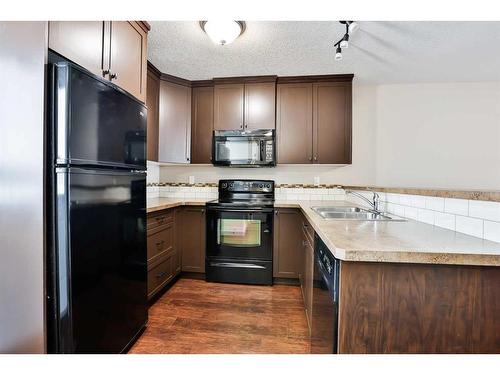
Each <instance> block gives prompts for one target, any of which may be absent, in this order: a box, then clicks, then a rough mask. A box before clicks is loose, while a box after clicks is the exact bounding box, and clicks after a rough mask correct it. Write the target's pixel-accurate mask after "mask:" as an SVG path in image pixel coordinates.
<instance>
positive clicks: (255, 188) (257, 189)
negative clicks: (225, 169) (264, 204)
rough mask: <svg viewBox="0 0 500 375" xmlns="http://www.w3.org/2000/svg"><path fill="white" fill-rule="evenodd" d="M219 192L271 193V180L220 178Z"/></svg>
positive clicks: (272, 190)
mask: <svg viewBox="0 0 500 375" xmlns="http://www.w3.org/2000/svg"><path fill="white" fill-rule="evenodd" d="M219 192H233V193H257V194H258V193H273V192H274V181H272V180H220V181H219Z"/></svg>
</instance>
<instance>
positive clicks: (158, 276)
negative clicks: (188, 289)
mask: <svg viewBox="0 0 500 375" xmlns="http://www.w3.org/2000/svg"><path fill="white" fill-rule="evenodd" d="M166 274H167V272H162V273H159V274H157V275H156V278H157V279H161V278H162V277H163V276H165V275H166Z"/></svg>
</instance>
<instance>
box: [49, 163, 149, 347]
mask: <svg viewBox="0 0 500 375" xmlns="http://www.w3.org/2000/svg"><path fill="white" fill-rule="evenodd" d="M55 180H56V188H55V196H54V199H55V202H54V203H55V207H54V208H55V210H54V212H55V221H54V232H55V233H54V236H55V240H54V242H55V243H54V249H53V251H54V254H53V267H54V271H53V272H52V274H53V278H54V282H53V284H54V285H53V287H54V288H53V296H52V297H53V301H54V302H53V309H54V311H53V312H52V314H50V313H49V315H52V316H53V317H54V318H55V320H56V322H55V329H53V330H52V331H53V332H55V337H53V340H54V341H53V342H49V350H50V351H54V352H59V353H120V352H122V351H124V350H126V349H127V347H128V346H129V344H130V343H131V342H133V340H134V338H135V337H136V336H137V335H138V334H139V333H140V332H141V330H142V328H143V327H144V326H145V324H146V322H147V259H146V258H147V255H146V180H145V174H143V173H132V172H117V171H113V170H108V171H103V170H89V169H80V168H57V169H56V173H55Z"/></svg>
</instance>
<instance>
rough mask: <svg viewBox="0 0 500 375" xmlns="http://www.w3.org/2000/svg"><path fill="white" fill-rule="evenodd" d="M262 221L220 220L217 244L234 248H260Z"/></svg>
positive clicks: (218, 222)
mask: <svg viewBox="0 0 500 375" xmlns="http://www.w3.org/2000/svg"><path fill="white" fill-rule="evenodd" d="M260 224H261V222H260V220H245V219H219V220H218V221H217V244H218V245H226V246H234V247H258V246H260V243H261V239H260Z"/></svg>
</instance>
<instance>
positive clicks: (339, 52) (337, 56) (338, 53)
mask: <svg viewBox="0 0 500 375" xmlns="http://www.w3.org/2000/svg"><path fill="white" fill-rule="evenodd" d="M335 60H337V61H340V60H342V48H340V46H337V51H336V52H335Z"/></svg>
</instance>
